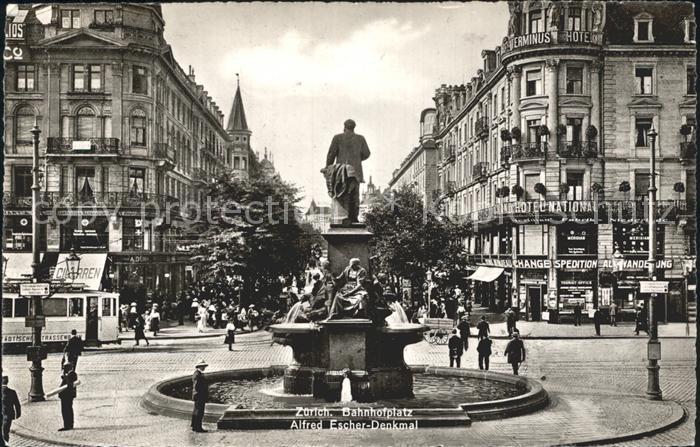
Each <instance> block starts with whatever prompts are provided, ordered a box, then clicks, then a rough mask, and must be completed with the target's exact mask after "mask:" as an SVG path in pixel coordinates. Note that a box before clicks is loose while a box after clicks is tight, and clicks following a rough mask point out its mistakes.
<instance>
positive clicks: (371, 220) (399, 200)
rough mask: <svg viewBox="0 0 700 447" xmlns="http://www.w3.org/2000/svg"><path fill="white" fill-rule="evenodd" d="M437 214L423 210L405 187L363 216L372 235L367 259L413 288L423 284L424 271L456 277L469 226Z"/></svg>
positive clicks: (421, 203) (462, 256)
mask: <svg viewBox="0 0 700 447" xmlns="http://www.w3.org/2000/svg"><path fill="white" fill-rule="evenodd" d="M437 212H439V210H437V211H436V212H435V213H434V212H432V211H430V210H425V209H424V207H423V201H422V200H421V197H420V196H419V195H418V193H417V192H416V191H415V190H414V189H413V188H411V187H409V186H404V187H403V188H401V189H400V190H399V191H396V192H395V194H394V195H393V198H392V199H391V200H388V201H383V202H382V203H379V204H375V205H374V206H373V207H372V208H370V210H369V211H368V212H367V214H366V215H365V222H366V224H367V226H368V229H369V230H370V231H371V232H372V233H374V237H373V238H372V240H371V242H370V256H374V257H375V259H377V260H378V266H379V268H380V269H381V270H383V271H385V272H387V273H390V274H393V275H396V276H399V277H403V278H407V279H410V280H411V282H412V284H413V285H414V286H419V285H421V284H423V283H424V281H425V275H426V272H427V271H428V270H432V271H436V272H437V271H439V272H444V273H446V274H447V275H448V276H452V275H455V274H457V273H456V272H457V271H458V270H459V265H460V264H461V263H462V262H463V261H464V259H465V249H464V244H463V242H462V241H463V239H464V237H466V236H467V235H468V234H469V226H468V225H467V224H463V223H459V222H453V221H451V220H450V219H448V218H447V217H446V216H438V214H436V213H437Z"/></svg>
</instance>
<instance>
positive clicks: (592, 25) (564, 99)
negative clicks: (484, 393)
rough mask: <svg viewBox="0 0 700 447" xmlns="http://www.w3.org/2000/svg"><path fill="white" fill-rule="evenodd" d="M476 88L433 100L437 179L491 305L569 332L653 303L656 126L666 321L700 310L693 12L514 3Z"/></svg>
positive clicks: (658, 6) (669, 6)
mask: <svg viewBox="0 0 700 447" xmlns="http://www.w3.org/2000/svg"><path fill="white" fill-rule="evenodd" d="M509 7H510V20H509V24H508V35H507V37H505V38H504V39H503V44H502V45H501V46H499V47H496V48H495V49H494V50H484V51H483V52H482V53H481V56H482V59H483V68H482V69H480V70H478V71H477V74H476V76H474V77H473V78H472V79H471V82H469V83H468V84H465V85H459V86H446V85H443V86H441V87H440V88H439V89H437V90H436V94H435V97H434V101H435V107H436V110H437V114H436V129H435V135H434V138H435V141H436V142H437V155H438V162H437V178H438V184H439V186H438V188H439V190H440V195H439V197H438V200H440V201H441V202H443V204H444V205H445V210H446V213H447V214H448V215H449V216H452V217H455V218H460V219H464V220H467V221H469V222H471V224H472V227H473V229H474V232H473V236H472V237H469V238H468V239H467V240H466V241H465V244H466V246H467V248H468V251H469V252H470V253H471V255H470V259H469V262H470V263H471V264H472V268H473V269H474V273H473V274H472V275H471V276H470V281H469V284H470V287H471V291H472V294H473V296H474V298H475V299H476V301H478V302H481V303H482V304H484V305H488V306H490V307H491V308H492V309H494V310H499V311H502V310H503V309H504V308H506V307H509V306H512V307H515V308H518V309H519V310H520V311H521V312H522V315H525V316H527V318H531V319H533V320H543V319H544V320H550V321H560V320H561V319H562V318H566V317H567V315H569V314H571V312H572V309H573V307H574V306H575V305H576V304H579V305H581V306H582V307H583V308H584V309H587V310H588V311H591V312H592V310H593V309H594V308H595V307H598V306H600V307H601V308H604V309H605V308H607V306H609V305H610V303H611V302H613V301H614V302H616V303H617V304H618V306H620V308H621V309H622V311H623V314H624V315H630V316H631V314H632V313H633V311H634V308H635V306H637V305H639V303H640V302H642V301H643V300H644V299H646V298H648V296H647V295H645V294H642V293H641V292H640V285H639V281H640V280H642V279H646V278H647V272H646V270H647V266H646V261H645V259H646V258H647V256H648V250H649V247H648V234H646V232H647V225H648V221H647V219H648V206H647V205H648V204H647V197H648V189H649V178H650V177H649V158H650V155H651V149H650V147H651V143H650V140H649V137H648V132H649V130H650V129H651V128H652V127H653V128H654V129H655V130H656V131H657V132H658V134H659V137H658V138H657V140H656V157H657V172H656V175H657V188H658V194H657V198H658V201H659V210H658V216H657V220H658V222H659V225H658V233H659V234H658V241H659V243H658V254H659V255H658V259H659V261H658V262H657V267H658V268H657V275H658V276H659V279H663V280H668V281H669V282H670V291H669V293H668V294H666V295H665V296H664V305H662V306H661V307H662V315H661V319H662V320H663V319H669V320H679V319H682V318H684V317H685V315H686V309H687V302H688V301H689V300H690V301H692V300H694V293H692V292H691V293H688V292H687V291H688V289H689V288H690V289H694V285H692V284H691V285H690V287H689V284H688V283H689V282H691V283H694V281H693V278H694V275H691V274H690V271H691V270H692V269H693V268H694V267H691V266H694V263H695V238H694V234H695V228H696V224H695V211H694V209H695V201H696V186H695V157H696V155H695V153H696V152H695V103H696V94H695V72H694V63H695V62H694V61H695V34H694V33H695V23H694V19H693V10H692V5H691V4H689V3H683V2H671V3H668V2H663V3H653V2H651V3H650V2H619V3H607V2H602V1H581V2H568V1H567V2H563V1H526V2H509Z"/></svg>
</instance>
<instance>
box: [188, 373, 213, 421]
mask: <svg viewBox="0 0 700 447" xmlns="http://www.w3.org/2000/svg"><path fill="white" fill-rule="evenodd" d="M207 366H209V364H208V363H207V362H205V361H204V360H200V361H199V363H197V364H196V365H194V368H195V369H194V374H192V400H193V401H194V410H193V411H192V424H191V426H192V431H193V432H197V433H205V432H206V430H204V428H203V427H202V420H204V408H205V406H206V403H207V399H208V398H209V384H208V383H207V378H206V377H205V376H204V368H206V367H207Z"/></svg>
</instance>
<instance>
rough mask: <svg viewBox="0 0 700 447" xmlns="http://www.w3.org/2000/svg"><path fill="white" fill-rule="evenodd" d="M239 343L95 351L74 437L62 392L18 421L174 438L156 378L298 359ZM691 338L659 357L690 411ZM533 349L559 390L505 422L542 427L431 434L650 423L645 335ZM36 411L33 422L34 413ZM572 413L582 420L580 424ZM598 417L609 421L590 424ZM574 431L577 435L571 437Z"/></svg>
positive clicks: (532, 436)
mask: <svg viewBox="0 0 700 447" xmlns="http://www.w3.org/2000/svg"><path fill="white" fill-rule="evenodd" d="M237 341H238V343H237V345H236V350H235V351H234V352H232V353H231V352H228V351H227V348H226V346H225V345H223V340H220V339H218V338H216V339H211V338H210V339H198V340H155V341H154V342H153V343H152V344H151V346H150V347H149V348H146V347H136V348H132V347H129V346H126V345H125V346H122V347H109V348H107V349H103V350H98V351H91V352H88V353H86V354H85V355H84V356H83V358H81V360H80V363H79V368H78V373H79V374H80V375H81V377H82V379H83V381H84V383H85V388H84V389H83V390H79V396H78V400H76V410H77V414H78V422H77V426H78V427H79V428H80V429H79V430H76V431H75V432H73V433H72V434H71V435H70V437H69V436H66V435H64V434H58V433H55V430H56V429H57V428H58V427H59V426H60V411H59V406H58V402H57V401H55V400H52V401H50V402H46V403H41V404H28V405H26V406H25V416H24V417H23V419H21V420H20V421H19V422H20V423H22V424H26V427H31V428H32V429H34V430H36V432H37V434H39V435H42V436H43V437H46V434H48V433H50V436H51V439H56V440H57V441H58V440H74V441H77V442H78V443H79V440H80V439H83V440H95V441H96V442H105V440H106V439H108V438H109V439H113V440H114V439H121V438H120V437H119V434H120V433H127V432H128V433H130V434H131V435H133V436H134V438H133V442H132V438H130V439H129V440H128V441H127V440H126V439H122V440H121V441H119V442H115V441H112V442H111V443H112V444H114V443H117V444H120V445H147V444H145V443H142V441H143V439H146V440H147V439H149V433H154V435H151V436H150V440H151V445H154V446H158V445H177V443H175V444H174V443H172V442H168V441H166V439H165V438H163V436H165V437H167V436H168V430H175V431H176V432H177V433H178V434H179V435H178V436H180V434H181V433H182V432H183V430H186V425H187V424H186V422H185V421H182V420H175V419H167V418H163V417H161V416H148V415H146V414H145V413H144V412H143V410H141V409H140V408H138V406H137V402H138V399H139V397H140V396H141V395H142V394H143V391H144V390H145V389H146V388H147V387H148V386H149V385H150V384H152V383H154V382H155V381H157V380H160V379H163V378H165V377H171V376H176V375H181V374H187V373H188V372H189V371H190V369H191V367H192V365H193V364H194V363H195V362H196V361H197V360H198V359H199V358H200V357H203V358H205V359H206V360H207V362H209V364H210V365H211V367H210V370H212V371H214V370H220V369H231V368H244V367H253V366H267V365H271V364H284V363H287V362H289V361H290V360H291V352H290V349H289V348H285V347H281V346H278V345H272V346H271V344H270V336H269V334H266V333H253V334H247V335H243V336H240V337H238V338H237ZM474 343H475V340H472V347H471V348H470V349H469V350H468V351H467V354H466V357H465V358H464V359H463V365H464V366H467V367H474V366H476V354H475V352H474V349H473V347H474ZM694 343H695V340H693V339H669V340H664V341H663V342H662V349H663V357H664V360H663V361H662V362H661V366H662V369H661V385H662V389H663V391H664V397H665V399H667V400H673V401H676V402H681V403H682V404H683V405H684V406H685V407H686V408H688V409H691V408H694V405H695V371H694V367H695V351H694ZM494 347H495V351H496V353H497V355H495V356H494V357H493V358H492V370H495V371H499V372H508V371H509V365H507V364H506V363H505V361H504V358H503V356H502V351H503V348H504V347H505V341H503V340H497V341H495V343H494ZM526 347H527V349H528V361H527V362H526V364H525V367H526V368H525V370H524V374H525V375H527V376H530V377H534V378H538V379H540V380H541V381H542V383H543V384H544V386H545V388H546V389H547V390H548V391H549V392H550V394H551V395H552V397H553V404H552V406H551V407H550V409H548V410H547V411H546V412H540V413H537V414H536V415H532V416H525V417H520V418H516V419H514V420H512V421H509V423H508V425H510V424H516V422H514V421H519V422H517V424H516V425H517V426H521V427H525V426H534V427H538V430H531V429H528V430H526V429H523V430H522V431H523V432H522V433H516V435H515V437H513V438H505V437H504V436H506V434H505V433H504V429H503V427H504V426H505V425H506V424H504V423H502V422H498V421H495V422H489V423H478V424H474V426H473V427H472V428H471V429H469V430H470V431H469V432H468V433H466V434H461V433H463V432H456V431H455V429H452V430H440V431H431V432H430V434H431V436H433V437H431V438H430V439H431V440H432V439H435V441H434V442H442V443H446V444H462V443H469V444H475V445H477V444H481V445H489V444H493V441H494V440H496V439H501V440H503V439H507V440H508V442H507V443H508V444H521V445H532V444H552V443H558V442H559V443H561V442H563V441H564V440H566V439H573V438H575V437H577V436H586V435H590V434H591V432H595V431H596V430H600V431H603V432H604V431H606V430H608V431H614V430H619V429H621V428H624V427H620V426H617V425H616V424H618V421H617V420H616V418H617V415H618V414H621V413H623V412H626V413H625V414H626V415H627V416H630V415H631V416H632V417H630V418H626V419H624V420H620V422H619V423H620V424H622V423H625V424H627V423H630V420H631V421H635V420H636V421H637V422H639V421H644V418H645V417H648V414H650V413H649V412H650V411H651V410H652V407H650V406H649V405H651V404H650V403H648V402H647V401H645V400H644V399H643V395H644V390H645V389H646V369H645V364H646V363H645V355H646V345H645V340H644V339H618V340H616V339H598V340H529V341H526ZM406 360H407V362H408V363H410V364H431V365H440V366H447V364H448V359H447V348H446V347H445V346H434V345H429V344H428V343H425V342H422V343H419V344H416V345H412V346H409V347H408V348H407V350H406ZM3 367H4V369H5V370H6V371H7V372H9V374H10V377H11V380H12V383H13V385H14V386H15V387H16V389H17V390H18V392H19V393H20V394H21V395H26V392H27V389H28V378H29V373H28V370H27V367H28V364H27V362H26V361H25V357H24V356H19V355H14V356H6V357H5V358H4V359H3ZM45 367H46V371H45V373H44V374H45V388H46V389H47V390H48V389H51V388H53V387H54V386H55V385H57V380H58V375H59V373H60V371H59V368H60V356H59V355H58V354H50V355H49V359H48V360H47V362H46V363H45ZM615 396H618V397H619V399H616V398H615ZM635 399H636V400H635ZM622 400H625V402H636V404H635V405H634V408H633V410H634V411H636V412H638V414H636V413H630V410H631V409H630V408H620V407H619V405H620V402H622ZM618 401H619V402H618ZM628 407H629V406H628ZM39 414H41V415H42V417H41V418H38V417H37V416H38V415H39ZM691 416H692V418H689V420H688V421H687V422H685V423H684V424H683V425H682V426H681V427H679V428H676V429H673V430H670V431H668V432H665V433H662V434H659V435H656V436H654V437H651V438H648V439H643V440H639V441H634V442H632V443H630V444H629V445H690V444H693V441H694V427H693V421H694V412H692V414H691ZM33 417H34V418H36V420H32V418H33ZM150 418H153V419H152V420H151V419H150ZM39 419H41V420H39ZM572 420H577V421H579V422H580V423H579V424H575V425H576V426H575V427H573V426H572V424H571V421H572ZM601 421H605V422H601ZM30 422H31V424H30ZM156 423H157V424H163V425H164V426H165V428H156V427H155V426H154V424H156ZM593 423H596V424H603V425H605V426H602V425H599V426H590V424H593ZM533 424H534V425H533ZM212 427H213V426H212ZM54 433H55V434H54ZM288 433H289V432H274V433H272V432H268V433H265V434H260V433H258V434H253V433H251V432H248V433H236V436H235V437H234V438H231V437H230V435H231V433H230V432H229V433H221V432H215V433H212V434H207V435H206V436H207V437H206V438H205V437H197V438H195V437H192V435H188V436H189V437H188V438H182V437H181V436H180V437H179V438H177V439H179V441H182V442H180V443H181V444H182V443H185V444H190V445H200V444H202V443H203V444H208V445H226V444H228V445H240V444H241V443H248V445H253V444H256V445H257V444H260V440H261V439H264V440H265V442H264V443H265V444H271V443H277V444H280V445H287V444H289V443H290V442H291V441H290V438H289V434H288ZM418 433H419V435H418V437H417V438H416V436H415V435H414V436H413V438H411V436H410V434H402V433H388V434H387V433H382V432H370V433H361V434H355V437H352V436H351V434H347V435H344V434H338V436H337V437H336V439H334V441H337V443H338V444H339V445H341V444H346V445H352V444H353V443H354V444H357V443H368V444H374V443H382V444H385V445H386V444H405V443H412V442H413V443H416V442H417V439H421V440H423V441H425V439H427V438H426V437H425V436H428V435H429V432H428V431H424V430H421V431H419V432H418ZM110 434H111V435H112V437H111V438H110ZM593 434H595V433H593ZM154 436H155V439H154ZM260 436H264V438H260ZM435 436H438V437H437V438H435ZM568 436H570V437H571V438H567V437H568ZM98 439H100V440H102V441H98ZM295 439H298V440H297V443H298V444H299V445H304V444H305V443H306V444H308V443H318V442H319V441H318V439H317V438H308V437H307V436H302V435H299V436H298V437H297V438H295ZM13 440H16V441H17V442H13V445H37V446H40V445H41V444H40V443H37V442H36V441H30V440H18V439H17V437H16V436H15V437H14V438H13ZM256 440H257V441H258V442H257V443H256V442H255V441H256ZM312 440H313V442H311V441H312ZM557 440H558V441H557ZM160 441H162V443H161V442H160ZM502 442H503V441H502ZM105 443H108V442H105ZM419 444H420V443H419ZM44 445H49V444H44Z"/></svg>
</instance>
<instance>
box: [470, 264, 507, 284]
mask: <svg viewBox="0 0 700 447" xmlns="http://www.w3.org/2000/svg"><path fill="white" fill-rule="evenodd" d="M501 274H503V269H502V268H500V267H484V266H479V268H477V269H476V271H475V272H474V273H472V274H471V275H469V276H468V277H467V279H474V280H476V281H483V282H492V281H494V280H495V279H496V278H498V277H499V276H501Z"/></svg>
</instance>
